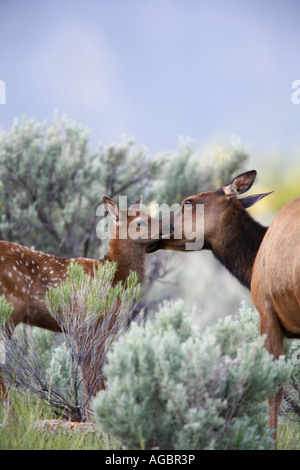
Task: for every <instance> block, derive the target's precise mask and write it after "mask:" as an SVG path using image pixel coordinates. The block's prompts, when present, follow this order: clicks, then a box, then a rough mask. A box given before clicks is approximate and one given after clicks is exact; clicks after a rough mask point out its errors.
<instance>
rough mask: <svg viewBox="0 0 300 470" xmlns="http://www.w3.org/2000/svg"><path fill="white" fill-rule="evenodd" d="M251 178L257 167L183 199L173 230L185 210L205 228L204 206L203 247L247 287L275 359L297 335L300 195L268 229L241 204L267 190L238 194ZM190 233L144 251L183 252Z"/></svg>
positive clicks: (273, 422) (273, 415)
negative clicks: (285, 342)
mask: <svg viewBox="0 0 300 470" xmlns="http://www.w3.org/2000/svg"><path fill="white" fill-rule="evenodd" d="M255 178H256V171H255V170H253V171H249V172H246V173H243V174H242V175H240V176H238V177H236V178H234V180H233V181H231V182H230V183H228V184H226V185H225V186H222V187H220V188H219V189H218V190H217V191H210V192H204V193H203V192H202V193H199V194H196V195H193V196H189V197H187V198H186V199H184V200H183V201H182V204H181V211H179V212H178V213H177V214H176V213H175V214H174V229H175V230H174V233H176V225H177V224H178V223H179V224H180V225H183V223H184V214H185V212H188V211H191V213H192V222H193V223H192V230H193V232H192V233H196V232H197V230H203V224H202V223H199V221H198V224H197V219H196V208H197V205H198V204H203V205H204V233H203V247H202V248H203V249H206V250H211V251H212V253H213V254H214V255H215V257H216V258H217V259H218V260H219V261H220V262H221V263H222V264H223V265H224V266H225V267H226V268H227V269H228V270H229V271H230V272H231V273H232V274H233V275H234V276H235V277H236V278H237V279H238V280H239V281H240V282H241V283H242V284H243V285H244V286H246V287H247V288H248V289H250V290H251V295H252V299H253V302H254V305H255V306H256V308H257V310H258V312H259V315H260V331H261V334H266V335H267V338H266V342H265V346H266V348H267V350H268V351H269V352H270V353H271V354H272V355H273V356H274V358H275V359H278V358H279V356H280V355H282V354H283V340H284V338H300V237H299V231H300V198H297V199H295V200H293V201H292V202H290V203H288V204H287V205H286V206H284V207H283V209H281V211H280V212H279V214H278V215H277V216H276V217H275V219H274V221H273V222H272V224H271V226H270V227H269V228H268V227H263V226H262V225H260V224H259V223H258V222H257V221H255V220H254V219H253V218H252V217H251V216H250V215H249V213H248V212H247V211H246V210H245V209H247V208H249V207H251V206H252V205H253V204H255V203H256V202H257V201H259V200H260V199H261V198H262V197H264V196H266V195H268V194H270V193H264V194H257V195H251V196H246V197H243V198H239V199H238V198H237V196H239V195H240V194H243V193H245V192H246V191H248V190H249V189H250V188H251V186H252V184H253V182H254V180H255ZM298 225H299V227H298ZM197 226H198V229H197ZM192 233H189V234H188V235H189V236H188V237H186V236H185V235H183V236H182V237H181V239H175V238H173V237H172V236H171V239H170V240H161V241H158V242H156V243H152V244H151V245H149V246H148V247H147V250H148V252H153V251H156V250H157V249H165V250H175V251H186V243H187V242H189V243H190V242H191V241H193V240H192V239H191V235H192ZM196 282H197V281H195V283H196ZM195 287H196V286H195ZM282 394H283V390H280V392H278V394H277V395H276V396H275V397H272V398H270V426H271V427H272V428H273V429H274V430H275V432H274V438H275V439H276V429H277V418H278V410H279V406H280V403H281V400H282Z"/></svg>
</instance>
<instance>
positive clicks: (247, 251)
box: [210, 200, 268, 289]
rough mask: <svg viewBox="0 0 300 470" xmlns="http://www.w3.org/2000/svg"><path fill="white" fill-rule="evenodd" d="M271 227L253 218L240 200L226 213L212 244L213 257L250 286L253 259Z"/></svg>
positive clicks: (244, 283) (241, 281)
mask: <svg viewBox="0 0 300 470" xmlns="http://www.w3.org/2000/svg"><path fill="white" fill-rule="evenodd" d="M267 230H268V227H264V226H262V225H261V224H260V223H258V222H257V221H256V220H254V219H253V218H252V217H251V216H250V215H249V214H248V212H246V210H245V209H244V208H242V206H241V204H240V203H239V202H238V201H236V200H235V201H233V204H232V206H231V207H230V210H228V211H226V212H225V213H224V214H223V217H222V218H221V220H220V225H219V229H218V233H217V234H216V236H214V240H213V241H212V242H211V243H210V248H211V250H212V252H213V254H214V256H215V257H216V258H217V259H218V260H219V261H220V262H221V263H222V264H223V265H224V266H225V267H226V268H227V269H228V271H229V272H230V273H231V274H233V275H234V276H235V277H236V278H237V279H238V280H239V281H240V283H241V284H243V285H244V286H246V287H247V288H248V289H250V283H251V276H252V270H253V265H254V261H255V258H256V255H257V252H258V250H259V247H260V245H261V242H262V240H263V238H264V236H265V234H266V231H267Z"/></svg>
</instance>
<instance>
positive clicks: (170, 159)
mask: <svg viewBox="0 0 300 470" xmlns="http://www.w3.org/2000/svg"><path fill="white" fill-rule="evenodd" d="M246 159H247V154H246V153H245V152H244V150H243V149H242V148H241V146H240V145H239V144H237V143H234V144H233V145H232V146H231V148H230V149H229V151H226V150H224V149H223V150H218V151H216V152H215V153H214V154H211V155H210V154H208V155H205V156H200V155H199V154H198V153H197V152H196V150H195V146H194V144H192V143H191V142H190V141H180V143H179V149H178V151H173V152H171V153H169V154H167V153H166V152H164V153H161V154H159V155H157V156H155V157H154V156H151V155H149V152H148V150H147V149H146V148H145V147H142V146H137V145H136V144H135V142H134V140H133V139H132V138H126V137H122V139H121V141H120V142H119V143H112V144H110V145H100V146H99V148H98V149H97V150H95V151H93V152H92V151H91V150H90V148H89V132H88V130H87V129H86V128H84V127H82V126H80V125H78V124H76V123H75V122H73V121H70V120H68V119H66V118H65V117H59V116H57V115H55V116H54V118H53V120H52V122H50V123H47V122H42V123H38V122H35V121H34V120H33V119H27V118H22V119H21V120H20V121H18V120H15V122H14V124H13V126H12V128H11V129H10V131H8V132H5V131H1V132H0V208H1V214H0V238H2V239H4V240H8V241H15V242H20V243H22V244H25V245H29V246H32V245H33V246H35V247H36V249H39V250H43V251H48V252H52V253H55V254H59V255H61V256H70V257H72V256H80V255H84V256H97V255H98V250H99V247H100V248H101V241H100V240H98V239H97V237H96V230H95V227H96V223H97V220H96V209H97V207H98V205H99V204H101V202H102V196H103V195H104V194H107V195H109V196H110V197H113V198H117V197H118V196H127V197H128V203H132V202H133V201H135V200H136V198H137V197H138V196H139V195H140V194H143V197H144V201H147V200H149V201H150V200H152V199H156V201H157V202H159V203H168V204H170V205H172V204H173V203H175V202H180V201H181V200H182V199H183V198H184V197H186V196H187V195H189V194H192V193H195V192H199V191H202V190H209V189H212V188H214V187H215V186H216V185H217V184H220V183H224V182H226V181H227V180H228V179H229V178H231V177H232V174H233V173H236V172H238V171H239V170H240V169H241V168H242V166H243V164H244V162H245V160H246ZM104 245H105V244H104ZM101 251H102V248H101Z"/></svg>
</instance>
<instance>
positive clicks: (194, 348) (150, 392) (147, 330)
mask: <svg viewBox="0 0 300 470" xmlns="http://www.w3.org/2000/svg"><path fill="white" fill-rule="evenodd" d="M263 340H264V338H261V337H257V338H254V337H253V326H252V325H251V324H249V322H248V321H244V319H243V312H241V313H240V318H238V319H236V318H232V317H226V318H225V319H222V320H220V321H218V322H217V323H216V324H215V325H214V326H212V327H210V328H208V329H206V330H205V331H204V332H203V333H200V332H199V330H198V329H196V328H194V327H193V326H192V324H191V319H190V316H189V314H188V313H187V312H186V311H185V307H184V304H183V303H182V302H181V301H177V302H175V303H165V304H164V305H163V307H162V308H161V309H160V310H159V312H158V313H157V315H156V319H155V321H154V322H150V321H149V322H147V323H146V325H145V326H144V327H140V326H137V325H132V328H131V330H130V332H129V333H128V334H126V335H124V336H123V337H121V338H120V340H119V341H118V342H117V343H116V344H115V346H114V349H113V351H112V352H111V353H110V354H109V358H108V364H107V366H106V368H105V373H106V375H107V377H108V390H107V392H106V393H99V394H98V396H97V397H96V399H95V401H94V411H95V413H96V418H97V420H98V422H99V423H100V425H101V427H102V428H103V429H104V430H106V431H107V432H109V433H111V434H112V435H114V436H115V437H117V438H119V439H120V441H121V442H122V443H123V444H124V445H125V446H126V447H127V448H129V449H138V448H147V449H150V448H152V447H156V446H158V447H159V448H160V449H265V448H269V447H270V445H271V442H272V440H271V437H270V429H269V427H268V407H267V399H268V397H269V396H271V395H274V393H276V391H277V390H278V389H279V388H280V386H281V385H282V384H283V383H285V382H286V381H287V380H288V378H289V376H290V373H291V367H290V365H289V364H287V363H286V362H285V361H284V359H283V358H281V359H280V360H279V361H273V360H272V357H271V356H270V355H269V354H268V352H267V351H266V350H265V348H264V347H263Z"/></svg>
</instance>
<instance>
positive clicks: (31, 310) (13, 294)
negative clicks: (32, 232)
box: [0, 196, 170, 401]
mask: <svg viewBox="0 0 300 470" xmlns="http://www.w3.org/2000/svg"><path fill="white" fill-rule="evenodd" d="M103 203H104V205H105V209H106V211H107V212H108V215H109V216H110V217H111V219H112V221H113V227H112V231H113V233H114V237H113V238H111V239H110V243H109V248H108V252H107V254H106V256H105V258H104V259H103V260H95V259H89V258H58V257H56V256H53V255H51V254H46V253H43V252H41V251H34V250H31V249H30V248H27V247H25V246H22V245H19V244H17V243H10V242H5V241H1V242H0V263H1V272H0V295H2V294H4V296H5V298H6V300H7V301H8V302H10V303H11V304H12V305H13V307H14V311H13V314H12V317H11V319H10V321H9V322H8V324H7V325H6V332H7V335H8V336H10V337H11V335H12V333H13V331H14V329H15V327H16V326H17V325H18V324H19V323H20V322H22V323H25V324H27V325H30V326H37V327H40V328H45V329H47V330H50V331H54V332H60V331H61V329H60V326H59V325H58V323H57V322H56V321H55V320H54V318H53V316H51V314H50V313H49V311H48V309H47V307H46V305H45V294H46V292H47V290H48V289H49V288H50V287H52V288H53V287H57V286H58V285H59V284H60V283H61V282H63V281H64V280H65V279H66V278H67V276H68V272H67V269H68V266H69V264H70V262H75V263H78V264H79V265H81V266H82V267H83V269H84V271H85V273H86V274H89V275H92V274H93V273H94V271H95V268H97V266H98V265H99V264H100V263H104V262H105V261H114V262H117V271H116V274H115V276H114V279H113V283H112V284H113V285H115V284H116V283H117V282H119V281H122V282H123V283H124V284H125V282H126V279H127V277H128V276H129V274H130V271H136V272H137V274H138V276H139V281H140V282H141V283H142V282H143V279H144V264H145V254H146V248H147V246H148V245H149V244H150V243H153V238H160V237H161V236H162V230H163V229H162V223H161V221H158V220H156V219H155V222H153V219H152V218H151V217H150V216H148V214H146V212H144V211H142V210H141V208H140V204H141V198H139V199H138V200H137V201H136V202H135V203H134V204H133V205H131V206H130V207H129V209H134V210H133V211H132V210H131V211H130V210H129V209H127V210H121V209H119V207H118V205H117V204H116V203H115V202H114V201H113V200H112V199H110V198H109V197H108V196H104V198H103ZM132 214H134V215H132ZM152 222H153V224H152ZM153 226H154V227H157V233H155V231H153ZM130 227H131V230H132V229H133V228H135V229H136V234H137V235H136V236H135V237H134V239H133V238H131V237H130V236H129V233H128V231H129V228H130ZM124 230H125V234H127V236H126V237H124ZM121 232H122V233H123V236H122V237H119V234H120V233H121ZM164 232H165V235H166V236H168V234H169V233H170V231H169V227H168V229H167V230H166V229H165V228H164ZM100 356H101V354H100V352H99V357H100ZM95 371H96V369H95ZM95 373H96V372H95ZM90 376H91V377H92V376H93V374H90ZM103 387H104V381H102V382H101V385H100V388H103ZM98 389H99V388H98ZM96 391H97V390H94V393H93V394H95V393H96ZM0 395H2V401H3V400H5V398H6V395H7V391H6V388H5V384H4V381H3V378H2V375H0Z"/></svg>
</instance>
